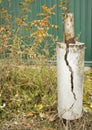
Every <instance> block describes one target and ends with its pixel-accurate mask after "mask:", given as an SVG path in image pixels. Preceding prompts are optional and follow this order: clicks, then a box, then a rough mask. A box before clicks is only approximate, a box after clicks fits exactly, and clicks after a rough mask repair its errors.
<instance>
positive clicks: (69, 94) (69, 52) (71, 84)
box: [57, 13, 85, 120]
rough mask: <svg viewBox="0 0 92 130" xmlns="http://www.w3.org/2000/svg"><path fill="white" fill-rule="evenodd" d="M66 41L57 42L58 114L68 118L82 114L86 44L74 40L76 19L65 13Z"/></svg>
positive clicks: (76, 117) (72, 118)
mask: <svg viewBox="0 0 92 130" xmlns="http://www.w3.org/2000/svg"><path fill="white" fill-rule="evenodd" d="M64 22H65V26H64V27H65V33H64V34H65V43H64V42H62V43H57V80H58V114H59V117H60V118H64V119H66V120H74V119H78V118H79V117H81V116H82V97H83V74H84V52H85V44H84V43H80V42H75V40H74V19H73V15H72V14H71V13H69V14H66V15H65V19H64Z"/></svg>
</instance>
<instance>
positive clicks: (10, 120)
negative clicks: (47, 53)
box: [0, 62, 92, 130]
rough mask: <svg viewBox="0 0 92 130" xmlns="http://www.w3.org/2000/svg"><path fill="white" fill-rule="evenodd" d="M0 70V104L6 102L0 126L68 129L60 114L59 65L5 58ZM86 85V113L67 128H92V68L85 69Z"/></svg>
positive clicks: (0, 113)
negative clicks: (26, 63) (19, 62)
mask: <svg viewBox="0 0 92 130" xmlns="http://www.w3.org/2000/svg"><path fill="white" fill-rule="evenodd" d="M4 63H5V62H4ZM7 63H8V64H7ZM0 73H1V75H0V83H1V84H0V88H1V93H0V94H1V96H0V105H2V104H3V103H5V104H6V107H5V108H3V109H0V130H65V128H64V122H63V120H60V119H59V118H58V114H57V82H56V67H52V66H45V65H44V66H41V67H38V66H36V67H33V66H23V65H22V66H16V65H14V64H10V63H9V62H6V63H5V64H1V65H0ZM84 87H85V89H84V106H83V111H84V112H83V116H82V117H81V118H80V119H77V120H74V121H69V122H68V130H92V123H91V122H92V108H91V103H92V102H91V101H92V72H86V73H85V82H84Z"/></svg>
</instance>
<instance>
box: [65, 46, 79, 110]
mask: <svg viewBox="0 0 92 130" xmlns="http://www.w3.org/2000/svg"><path fill="white" fill-rule="evenodd" d="M68 54H69V44H67V45H66V53H65V62H66V65H67V66H68V68H69V71H70V73H71V75H70V76H71V92H72V94H73V97H74V100H75V101H76V100H77V98H76V94H75V93H74V91H73V90H74V83H73V70H72V67H71V66H70V64H69V61H68V59H67V57H68ZM73 106H74V103H73V104H72V105H71V107H70V109H71V108H72V107H73Z"/></svg>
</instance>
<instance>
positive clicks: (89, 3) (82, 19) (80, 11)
mask: <svg viewBox="0 0 92 130" xmlns="http://www.w3.org/2000/svg"><path fill="white" fill-rule="evenodd" d="M20 1H22V0H12V6H11V8H9V10H10V12H11V13H12V15H18V13H19V8H20V7H19V4H18V3H19V2H20ZM70 2H71V3H70V11H71V12H73V13H74V16H75V35H77V34H80V33H81V36H80V41H81V42H84V43H86V55H85V63H86V64H87V65H89V66H92V37H91V35H92V0H70ZM43 4H46V5H47V6H48V7H51V6H53V5H54V4H56V5H57V7H56V9H55V10H54V11H55V12H56V14H57V15H56V16H54V17H52V19H51V22H52V23H53V24H57V25H58V26H59V30H57V31H53V30H51V33H53V34H54V35H55V36H56V35H58V36H59V41H62V38H63V35H62V32H63V26H62V13H61V10H60V8H59V4H60V0H35V2H34V3H33V4H32V7H31V9H32V13H31V15H30V16H29V21H28V22H30V21H31V20H33V19H37V13H39V12H41V11H42V10H41V6H42V5H43ZM2 5H3V6H5V5H6V6H8V4H7V1H6V0H3V2H2ZM0 6H1V5H0ZM0 21H1V20H0ZM11 24H13V23H11ZM13 26H14V25H13Z"/></svg>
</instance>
